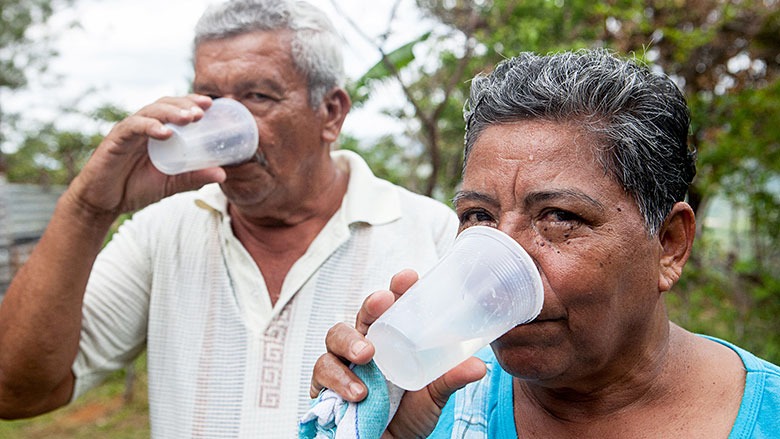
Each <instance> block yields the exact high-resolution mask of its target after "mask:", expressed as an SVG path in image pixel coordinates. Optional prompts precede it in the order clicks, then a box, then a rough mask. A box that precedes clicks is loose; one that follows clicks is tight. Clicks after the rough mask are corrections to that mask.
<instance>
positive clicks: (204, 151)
mask: <svg viewBox="0 0 780 439" xmlns="http://www.w3.org/2000/svg"><path fill="white" fill-rule="evenodd" d="M166 126H168V127H169V128H170V129H171V130H173V135H172V136H171V137H169V138H168V139H166V140H157V139H149V144H148V151H149V158H150V159H151V160H152V163H153V164H154V166H155V167H156V168H157V169H159V170H160V172H163V173H165V174H169V175H174V174H181V173H183V172H189V171H195V170H198V169H205V168H210V167H214V166H224V165H233V164H237V163H241V162H243V161H246V160H249V159H250V158H251V157H252V156H253V155H254V154H255V151H257V142H258V133H257V123H256V122H255V118H254V116H253V115H252V113H251V112H250V111H249V110H248V109H247V108H246V107H245V106H244V105H242V104H241V103H240V102H238V101H235V100H233V99H230V98H219V99H215V100H214V101H213V102H212V104H211V107H209V108H208V110H206V112H205V113H204V114H203V117H202V118H201V119H200V120H199V121H197V122H193V123H190V124H187V125H175V124H170V123H169V124H166Z"/></svg>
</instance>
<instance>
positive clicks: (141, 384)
mask: <svg viewBox="0 0 780 439" xmlns="http://www.w3.org/2000/svg"><path fill="white" fill-rule="evenodd" d="M133 369H134V371H135V373H134V379H132V381H131V383H132V385H131V386H130V387H128V386H127V381H128V379H127V376H128V371H121V372H118V373H116V374H114V375H113V376H112V377H111V378H109V379H108V380H107V381H106V382H105V383H104V384H102V385H101V386H99V387H96V388H94V389H92V390H91V391H89V392H87V393H86V394H85V395H82V396H81V397H80V398H79V399H78V400H76V401H75V402H73V403H72V404H70V405H68V406H66V407H63V408H60V409H58V410H55V411H54V412H51V413H47V414H45V415H41V416H38V417H35V418H30V419H21V420H16V421H0V439H16V438H20V439H44V438H46V439H101V438H111V439H136V438H148V437H149V416H148V414H149V405H148V402H147V391H146V383H147V379H146V356H145V355H142V356H141V357H139V359H138V360H136V361H135V363H134V367H133Z"/></svg>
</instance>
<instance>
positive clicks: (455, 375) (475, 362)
mask: <svg viewBox="0 0 780 439" xmlns="http://www.w3.org/2000/svg"><path fill="white" fill-rule="evenodd" d="M485 373H487V367H486V366H485V363H483V362H482V360H480V359H479V358H477V357H469V358H468V359H467V360H466V361H464V362H462V363H460V364H459V365H458V366H456V367H455V368H453V369H452V370H450V371H449V372H447V373H445V374H444V375H442V376H441V377H440V378H438V379H437V380H436V381H434V382H432V383H431V384H428V393H429V394H430V396H431V399H433V402H435V403H436V405H437V406H439V408H442V407H444V406H445V405H446V404H447V401H448V400H449V399H450V395H452V394H453V393H455V391H457V390H458V389H461V388H463V386H465V385H466V384H468V383H471V382H474V381H477V380H479V379H480V378H482V377H484V376H485Z"/></svg>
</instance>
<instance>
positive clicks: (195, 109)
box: [190, 105, 203, 116]
mask: <svg viewBox="0 0 780 439" xmlns="http://www.w3.org/2000/svg"><path fill="white" fill-rule="evenodd" d="M190 114H192V115H193V116H197V115H199V114H203V109H202V108H200V107H198V106H197V105H195V106H193V107H192V108H190Z"/></svg>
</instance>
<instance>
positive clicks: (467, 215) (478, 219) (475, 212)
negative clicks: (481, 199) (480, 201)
mask: <svg viewBox="0 0 780 439" xmlns="http://www.w3.org/2000/svg"><path fill="white" fill-rule="evenodd" d="M495 222H496V221H495V219H494V218H493V216H492V215H491V214H490V213H488V212H487V211H485V210H482V209H469V210H467V211H465V212H463V213H462V214H461V215H460V223H461V224H463V225H470V226H473V225H477V224H495Z"/></svg>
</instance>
